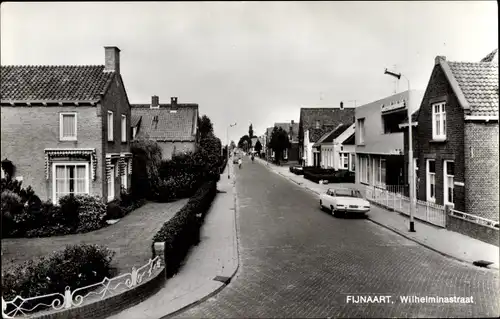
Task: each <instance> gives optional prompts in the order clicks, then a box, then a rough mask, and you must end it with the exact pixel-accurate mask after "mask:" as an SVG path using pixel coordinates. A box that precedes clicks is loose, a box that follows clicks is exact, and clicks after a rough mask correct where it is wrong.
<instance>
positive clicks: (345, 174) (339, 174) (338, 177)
mask: <svg viewBox="0 0 500 319" xmlns="http://www.w3.org/2000/svg"><path fill="white" fill-rule="evenodd" d="M304 178H306V179H308V180H310V181H313V182H315V183H319V181H320V180H327V181H328V182H329V183H354V182H355V174H354V172H350V171H348V170H338V171H333V172H331V170H324V171H323V172H321V171H319V172H317V173H316V172H311V171H310V170H309V171H304Z"/></svg>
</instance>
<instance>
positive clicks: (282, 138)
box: [269, 126, 290, 164]
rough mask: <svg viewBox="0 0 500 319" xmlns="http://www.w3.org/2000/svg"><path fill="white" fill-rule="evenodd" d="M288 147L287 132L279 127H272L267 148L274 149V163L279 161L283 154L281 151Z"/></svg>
mask: <svg viewBox="0 0 500 319" xmlns="http://www.w3.org/2000/svg"><path fill="white" fill-rule="evenodd" d="M289 147H290V141H289V140H288V133H287V132H286V131H285V130H283V129H282V128H281V127H280V128H278V127H276V126H275V127H274V129H273V132H272V133H271V140H270V142H269V148H271V149H272V150H273V151H274V154H275V161H276V163H278V164H279V163H280V160H281V158H282V156H283V151H284V150H285V149H287V148H289Z"/></svg>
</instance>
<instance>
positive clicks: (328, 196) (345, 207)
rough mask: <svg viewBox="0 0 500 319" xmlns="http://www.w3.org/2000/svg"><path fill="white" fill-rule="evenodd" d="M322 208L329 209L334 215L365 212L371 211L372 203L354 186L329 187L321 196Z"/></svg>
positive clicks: (364, 213) (320, 203)
mask: <svg viewBox="0 0 500 319" xmlns="http://www.w3.org/2000/svg"><path fill="white" fill-rule="evenodd" d="M319 205H320V207H321V209H325V208H326V209H328V210H330V211H331V213H332V214H333V215H334V216H338V215H339V214H341V213H342V214H344V215H347V214H363V215H366V213H368V212H369V211H370V203H369V202H368V201H367V200H365V199H364V198H363V196H362V195H361V193H360V192H359V191H358V190H357V189H354V188H337V189H333V188H329V189H328V190H327V191H326V192H325V193H323V194H321V195H320V196H319Z"/></svg>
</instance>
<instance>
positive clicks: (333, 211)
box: [330, 206, 338, 217]
mask: <svg viewBox="0 0 500 319" xmlns="http://www.w3.org/2000/svg"><path fill="white" fill-rule="evenodd" d="M330 211H331V213H332V215H333V216H335V217H336V216H337V215H338V213H337V211H336V210H335V209H334V208H333V206H330Z"/></svg>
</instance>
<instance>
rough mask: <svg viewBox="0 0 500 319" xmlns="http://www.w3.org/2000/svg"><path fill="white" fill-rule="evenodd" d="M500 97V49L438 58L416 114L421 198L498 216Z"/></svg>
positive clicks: (416, 141) (414, 124) (481, 214)
mask: <svg viewBox="0 0 500 319" xmlns="http://www.w3.org/2000/svg"><path fill="white" fill-rule="evenodd" d="M495 55H496V60H494V59H495ZM498 98H499V95H498V53H497V51H494V52H493V53H492V54H490V55H488V56H487V57H486V58H485V59H483V60H482V61H481V62H451V61H446V58H445V57H441V56H438V57H436V59H435V64H434V69H433V70H432V74H431V77H430V80H429V83H428V85H427V89H426V91H425V95H424V98H423V100H422V104H421V106H420V110H419V112H418V114H416V116H414V117H413V119H412V126H413V129H414V131H413V142H414V143H413V145H414V157H415V160H414V165H415V167H416V176H417V193H416V195H417V198H418V199H420V200H423V201H428V202H434V203H437V204H440V205H447V206H451V207H452V208H454V209H456V210H459V211H462V212H465V213H468V214H473V215H476V216H480V217H484V218H488V219H492V220H496V221H498V212H499V209H500V207H499V185H498V176H499V165H498V156H499V153H498V149H499V144H498V134H499V132H498V106H499V103H498ZM402 127H404V128H405V130H406V138H405V141H406V142H405V150H407V149H408V132H407V127H408V125H407V124H406V125H402ZM407 162H408V160H407V159H406V163H407Z"/></svg>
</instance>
